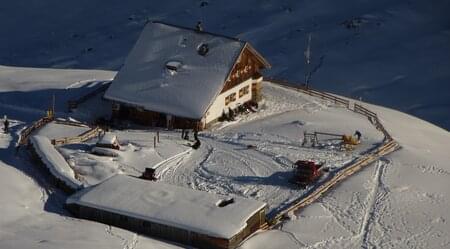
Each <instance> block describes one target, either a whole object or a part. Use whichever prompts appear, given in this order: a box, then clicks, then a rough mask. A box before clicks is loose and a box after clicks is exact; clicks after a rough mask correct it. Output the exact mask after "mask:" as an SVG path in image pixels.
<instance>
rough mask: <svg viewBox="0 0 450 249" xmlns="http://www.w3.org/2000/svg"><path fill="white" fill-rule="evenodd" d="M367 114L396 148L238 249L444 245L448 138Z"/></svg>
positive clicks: (449, 185)
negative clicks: (398, 146)
mask: <svg viewBox="0 0 450 249" xmlns="http://www.w3.org/2000/svg"><path fill="white" fill-rule="evenodd" d="M371 108H372V109H373V110H374V111H376V112H377V113H378V114H379V116H381V118H382V120H383V121H384V124H385V126H386V128H387V129H388V130H389V131H390V132H391V134H393V135H394V138H395V139H396V140H397V141H399V143H400V144H401V145H402V149H401V150H399V151H397V152H395V153H394V154H391V155H389V156H387V157H385V158H383V159H382V160H380V161H378V162H377V163H375V164H374V165H373V166H372V167H368V168H366V169H365V170H363V171H362V172H360V173H359V174H356V175H355V176H352V177H350V178H349V179H347V180H346V181H344V182H343V183H342V184H340V185H339V186H338V187H337V188H335V189H334V190H333V191H331V192H330V193H329V194H327V195H325V196H324V198H322V199H321V200H319V201H318V202H316V203H314V204H312V205H310V206H309V207H307V208H306V209H305V210H303V211H302V212H300V213H297V214H295V216H293V217H291V220H289V221H287V222H285V223H284V224H283V225H282V226H281V227H279V228H278V230H274V231H270V232H266V233H261V234H259V235H256V236H254V237H253V238H251V239H250V240H249V241H247V243H246V244H245V245H244V246H243V247H242V248H243V249H245V248H274V247H280V248H281V247H282V248H448V247H449V246H450V239H449V238H450V232H449V231H450V223H449V219H450V215H449V213H448V212H447V210H448V206H449V205H450V193H449V191H448V190H449V189H450V181H449V177H450V168H449V165H448V163H447V162H448V161H449V160H450V156H449V155H448V147H449V146H450V145H449V143H450V135H449V133H448V132H446V131H444V130H442V129H440V128H438V127H436V126H433V125H431V124H429V123H426V122H424V121H421V120H418V119H416V118H414V117H411V116H409V115H406V114H403V113H399V112H397V111H393V110H389V109H386V108H382V107H376V106H371ZM274 241H277V242H274ZM279 241H281V242H280V243H278V242H279Z"/></svg>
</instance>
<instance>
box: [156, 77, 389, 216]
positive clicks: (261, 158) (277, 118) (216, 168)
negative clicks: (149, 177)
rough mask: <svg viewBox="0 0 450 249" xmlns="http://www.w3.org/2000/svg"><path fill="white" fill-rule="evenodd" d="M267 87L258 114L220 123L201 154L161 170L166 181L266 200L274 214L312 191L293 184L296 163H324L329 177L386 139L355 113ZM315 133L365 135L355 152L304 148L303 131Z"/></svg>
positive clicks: (332, 145) (332, 144)
mask: <svg viewBox="0 0 450 249" xmlns="http://www.w3.org/2000/svg"><path fill="white" fill-rule="evenodd" d="M263 89H264V92H263V94H264V96H265V99H266V101H265V103H264V104H263V106H262V107H261V109H260V111H259V112H258V113H253V114H248V115H244V116H241V117H238V120H240V122H232V123H230V124H227V123H224V124H219V125H217V126H216V127H215V128H214V132H208V131H206V132H203V133H201V134H200V140H201V141H202V146H201V147H200V148H199V149H198V150H196V151H192V152H190V153H188V154H187V155H186V156H185V157H184V158H180V159H179V160H176V161H172V162H169V163H167V164H166V165H161V166H160V168H159V171H161V173H159V175H160V178H161V180H162V181H164V182H168V183H171V184H175V185H180V186H186V187H190V188H194V189H198V190H203V191H208V192H213V193H217V194H223V195H226V194H231V195H239V196H244V197H247V198H255V199H257V200H260V201H264V202H267V203H268V206H269V214H270V215H273V214H274V213H276V212H277V211H278V210H280V209H282V208H285V207H286V206H288V205H289V204H290V203H291V202H292V201H294V200H296V199H298V198H300V197H301V196H302V194H303V193H306V191H308V190H309V189H308V188H306V189H301V188H299V187H298V186H296V185H294V184H291V183H289V179H290V178H291V177H292V164H293V163H294V162H295V161H297V160H316V161H319V162H324V163H325V166H326V167H329V168H330V173H329V174H334V173H335V172H337V171H338V170H339V169H340V168H342V167H344V166H345V165H346V164H348V163H349V162H351V161H352V160H354V159H355V158H357V157H358V155H359V154H360V153H364V152H365V151H367V150H369V149H371V148H373V147H375V146H377V145H378V144H379V143H381V141H382V139H383V136H382V135H381V134H379V132H378V131H377V130H375V128H373V127H372V126H371V124H370V123H369V122H368V120H367V119H365V118H364V117H362V116H360V115H357V114H354V113H352V112H351V111H348V110H345V109H343V108H340V107H334V106H333V105H329V104H328V103H326V102H323V101H320V100H317V99H314V100H311V97H309V96H306V95H305V94H302V93H299V92H296V91H293V90H289V89H286V88H283V87H279V86H276V85H273V84H271V83H265V84H264V88H263ZM278 103H281V104H278ZM269 114H271V115H269ZM342 124H345V125H342ZM315 129H317V131H326V132H331V131H333V132H336V133H339V134H353V132H354V131H355V130H356V129H359V130H361V131H362V132H363V134H364V137H363V139H362V143H361V145H359V147H358V148H357V149H356V150H354V151H345V150H342V149H341V147H340V145H339V142H337V141H331V140H328V139H322V140H321V145H320V146H318V147H315V148H312V147H309V146H307V147H302V145H301V143H302V138H303V132H304V131H309V132H313V131H314V130H315ZM249 146H254V148H248V147H249ZM325 178H326V176H324V178H323V179H322V181H323V180H325Z"/></svg>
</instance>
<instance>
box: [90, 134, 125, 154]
mask: <svg viewBox="0 0 450 249" xmlns="http://www.w3.org/2000/svg"><path fill="white" fill-rule="evenodd" d="M95 146H96V147H101V148H109V149H115V150H120V143H119V139H117V136H116V135H114V134H111V133H104V134H103V135H102V136H101V137H100V138H99V139H98V141H97V143H96V144H95Z"/></svg>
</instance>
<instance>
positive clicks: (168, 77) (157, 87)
mask: <svg viewBox="0 0 450 249" xmlns="http://www.w3.org/2000/svg"><path fill="white" fill-rule="evenodd" d="M204 44H206V47H207V53H206V55H204V56H203V55H201V53H200V52H199V51H200V50H202V49H200V48H201V47H202V45H204ZM245 46H246V42H243V41H240V40H237V39H234V38H229V37H226V36H220V35H214V34H211V33H208V32H199V31H195V30H191V29H187V28H182V27H178V26H173V25H168V24H164V23H159V22H150V23H148V24H147V25H146V26H145V28H144V30H143V31H142V34H141V36H140V37H139V39H138V41H137V43H136V44H135V46H134V48H133V49H132V50H131V52H130V54H129V55H128V58H127V59H126V61H125V64H124V66H123V67H122V69H121V70H120V71H119V72H118V73H117V75H116V77H115V79H114V80H113V82H112V84H111V86H110V87H109V89H108V90H107V91H106V93H105V95H104V96H105V98H107V99H110V100H115V101H119V102H123V103H127V104H130V105H135V106H139V107H142V108H144V109H146V110H151V111H156V112H162V113H168V114H172V115H175V116H179V117H185V118H192V119H201V118H202V117H203V115H204V113H205V112H206V110H207V108H208V107H209V105H210V104H211V103H212V101H213V100H214V98H215V97H216V96H217V95H218V94H219V92H220V91H221V90H222V88H223V84H224V82H225V80H226V79H227V77H228V74H229V72H230V71H231V69H232V67H233V65H234V63H235V61H236V60H237V58H238V57H239V55H240V53H241V51H242V50H243V48H244V47H245ZM203 48H205V46H203ZM203 52H204V51H203Z"/></svg>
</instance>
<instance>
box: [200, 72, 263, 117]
mask: <svg viewBox="0 0 450 249" xmlns="http://www.w3.org/2000/svg"><path fill="white" fill-rule="evenodd" d="M255 82H257V80H254V79H252V78H250V79H248V80H246V81H244V82H242V83H240V84H239V85H237V86H235V87H233V88H231V89H228V90H227V91H226V92H223V93H221V94H220V95H219V96H217V98H216V100H214V102H213V104H212V105H211V106H210V107H209V109H208V111H207V112H206V115H205V117H204V123H205V124H208V123H209V122H211V121H214V120H215V119H217V118H219V117H220V116H222V113H223V111H225V112H228V108H231V109H235V108H236V107H238V106H239V105H242V104H244V103H245V102H247V101H250V100H251V99H252V83H255ZM246 86H248V87H249V93H248V94H245V95H244V96H242V97H239V90H240V89H241V88H244V87H246ZM232 93H236V100H235V101H232V102H230V103H229V104H228V105H225V98H226V97H227V96H228V95H230V94H232Z"/></svg>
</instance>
